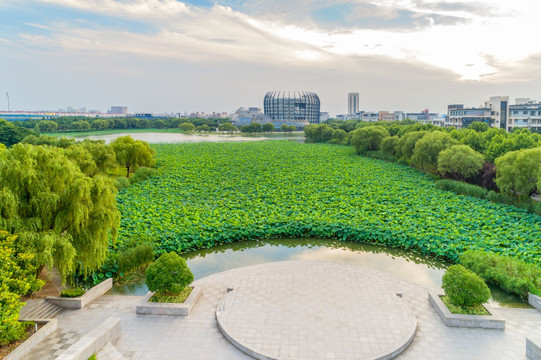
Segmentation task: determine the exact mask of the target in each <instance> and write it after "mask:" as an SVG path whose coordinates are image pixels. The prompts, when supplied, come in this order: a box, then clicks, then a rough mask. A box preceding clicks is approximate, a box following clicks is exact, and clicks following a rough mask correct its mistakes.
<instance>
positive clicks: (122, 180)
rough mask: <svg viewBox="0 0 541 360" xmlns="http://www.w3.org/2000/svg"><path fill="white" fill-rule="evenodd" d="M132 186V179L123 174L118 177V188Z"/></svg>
mask: <svg viewBox="0 0 541 360" xmlns="http://www.w3.org/2000/svg"><path fill="white" fill-rule="evenodd" d="M128 186H130V179H128V178H125V177H123V176H121V177H119V178H116V188H117V189H118V190H121V189H125V188H127V187H128Z"/></svg>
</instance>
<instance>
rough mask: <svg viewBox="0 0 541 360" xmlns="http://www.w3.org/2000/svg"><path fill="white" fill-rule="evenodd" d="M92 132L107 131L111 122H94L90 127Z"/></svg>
mask: <svg viewBox="0 0 541 360" xmlns="http://www.w3.org/2000/svg"><path fill="white" fill-rule="evenodd" d="M90 127H91V128H92V130H105V129H107V128H108V127H109V122H108V121H107V120H102V119H98V120H94V121H92V124H91V125H90Z"/></svg>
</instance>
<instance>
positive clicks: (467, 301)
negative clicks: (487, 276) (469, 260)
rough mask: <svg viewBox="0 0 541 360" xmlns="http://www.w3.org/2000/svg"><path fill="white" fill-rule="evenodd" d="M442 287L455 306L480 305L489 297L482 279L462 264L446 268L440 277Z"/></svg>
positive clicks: (487, 289)
mask: <svg viewBox="0 0 541 360" xmlns="http://www.w3.org/2000/svg"><path fill="white" fill-rule="evenodd" d="M442 288H443V290H445V294H446V295H447V296H448V297H449V300H450V301H451V303H453V304H454V305H457V306H475V305H481V304H482V303H485V302H487V301H488V299H490V289H489V288H488V286H487V284H485V282H484V281H483V279H481V278H480V277H479V276H478V275H477V274H475V273H474V272H473V271H470V270H468V269H466V268H465V267H464V266H462V265H452V266H450V267H449V268H448V269H447V271H446V272H445V274H443V277H442Z"/></svg>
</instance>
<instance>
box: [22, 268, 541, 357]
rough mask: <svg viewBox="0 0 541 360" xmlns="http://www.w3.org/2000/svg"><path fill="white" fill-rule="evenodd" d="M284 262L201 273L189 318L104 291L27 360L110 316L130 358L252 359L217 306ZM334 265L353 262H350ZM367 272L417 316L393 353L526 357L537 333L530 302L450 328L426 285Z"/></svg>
mask: <svg viewBox="0 0 541 360" xmlns="http://www.w3.org/2000/svg"><path fill="white" fill-rule="evenodd" d="M288 263H289V262H285V263H284V262H276V263H267V264H261V265H254V266H249V267H245V268H240V269H234V270H229V271H226V272H223V273H219V274H215V275H212V276H209V277H206V278H203V279H200V280H198V281H197V284H198V285H200V286H203V287H204V289H205V290H204V294H203V296H202V298H201V299H200V301H199V303H198V304H197V305H196V307H195V309H194V311H193V313H192V314H191V315H190V316H188V317H173V316H152V315H136V314H135V305H136V304H137V303H138V302H139V301H140V299H141V298H140V297H137V296H107V295H106V296H103V297H101V298H99V299H98V300H96V301H95V302H93V303H92V304H90V305H89V306H88V308H86V309H84V310H74V311H66V312H64V313H62V314H61V315H60V316H58V328H59V330H58V333H57V334H56V335H55V336H53V337H52V338H51V340H50V341H47V342H46V343H44V344H43V345H42V346H41V348H40V349H38V350H36V351H35V352H34V353H33V354H32V357H28V358H27V359H42V360H48V359H54V358H56V356H57V355H58V354H59V352H60V350H62V347H63V346H65V345H66V343H67V341H65V342H64V343H63V344H62V345H60V346H58V345H59V344H60V343H59V342H55V341H56V340H55V339H62V338H64V337H65V336H66V334H74V335H67V337H69V339H73V338H78V337H80V336H82V335H83V334H85V333H86V332H88V331H90V330H92V329H94V328H95V327H97V326H98V325H99V324H101V323H102V322H103V321H104V320H105V319H107V318H108V317H111V316H113V317H118V318H120V319H121V320H122V336H121V338H120V340H119V341H118V342H117V343H116V344H115V347H116V348H117V349H118V350H119V351H120V352H121V353H122V354H123V355H124V356H125V357H126V358H128V359H132V360H154V359H156V360H157V359H160V360H167V359H171V360H173V359H186V360H198V359H201V360H220V359H252V358H251V357H249V356H248V355H245V354H244V353H242V352H241V351H240V350H238V349H237V348H235V347H234V346H233V345H231V344H230V343H229V342H228V341H227V340H226V339H225V337H224V336H223V335H222V333H221V332H220V330H219V329H218V325H217V321H216V308H217V306H218V304H219V302H220V301H221V300H222V299H223V297H224V296H225V294H226V289H227V287H229V286H232V284H234V283H235V282H237V281H239V280H241V279H243V278H246V277H248V276H251V275H253V274H254V273H256V272H260V271H279V269H280V268H281V267H283V266H284V265H285V264H288ZM297 263H298V264H300V265H299V266H302V264H306V269H307V270H309V267H310V266H311V265H310V264H311V262H301V261H299V262H297ZM336 266H340V267H344V268H356V269H358V268H357V267H355V266H353V265H338V264H337V265H336ZM364 271H366V272H367V273H372V274H374V276H377V277H378V278H379V279H381V283H382V284H384V285H385V287H386V288H387V289H389V291H391V292H393V293H402V294H403V299H404V300H405V301H407V303H408V304H409V305H410V307H411V309H412V310H413V312H414V315H415V317H416V318H417V322H418V324H417V333H416V335H415V337H414V339H413V342H412V343H411V345H410V346H409V347H408V348H407V349H406V350H405V351H404V352H403V353H402V354H401V355H399V356H398V359H400V360H402V359H411V360H413V359H421V360H424V359H427V360H428V359H430V360H433V359H452V360H472V359H476V360H484V359H487V360H488V359H490V360H494V359H506V360H507V359H520V360H525V359H526V355H525V337H526V336H527V335H537V336H541V312H539V311H537V310H535V309H505V308H502V309H497V311H498V312H499V315H500V316H501V317H503V318H504V319H505V320H506V329H505V331H502V330H483V329H459V328H448V327H446V326H445V325H444V324H443V322H442V321H441V319H440V318H439V317H438V316H437V314H436V312H435V311H434V310H433V309H432V307H431V306H430V304H429V303H428V300H427V292H426V290H424V289H423V288H422V287H420V286H418V285H416V284H413V283H410V282H407V281H403V280H400V279H397V278H395V277H393V276H391V275H387V274H383V273H378V272H372V271H370V270H366V269H365V270H364ZM313 275H314V276H317V274H313ZM321 290H322V291H324V290H325V289H321ZM337 306H340V304H337ZM254 320H256V319H254ZM62 334H64V335H62ZM69 341H70V342H72V341H73V340H69ZM55 353H56V355H54V354H55ZM34 356H38V357H34Z"/></svg>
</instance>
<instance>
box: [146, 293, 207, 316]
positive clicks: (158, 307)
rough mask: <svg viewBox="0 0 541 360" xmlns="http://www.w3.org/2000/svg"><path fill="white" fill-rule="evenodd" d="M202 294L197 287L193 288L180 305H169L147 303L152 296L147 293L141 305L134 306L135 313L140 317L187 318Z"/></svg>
mask: <svg viewBox="0 0 541 360" xmlns="http://www.w3.org/2000/svg"><path fill="white" fill-rule="evenodd" d="M202 294H203V289H202V288H201V287H199V286H194V287H193V288H192V292H191V293H190V295H189V296H188V298H187V299H186V300H185V301H184V302H183V303H182V304H171V303H154V302H149V301H148V300H149V299H150V298H151V297H152V295H154V293H153V292H149V293H147V294H146V295H145V297H144V298H143V300H142V301H141V303H140V304H139V305H137V306H136V309H135V311H136V313H137V314H141V315H174V316H188V315H190V312H191V311H192V309H193V308H194V307H195V304H197V301H199V298H200V297H201V295H202Z"/></svg>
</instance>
